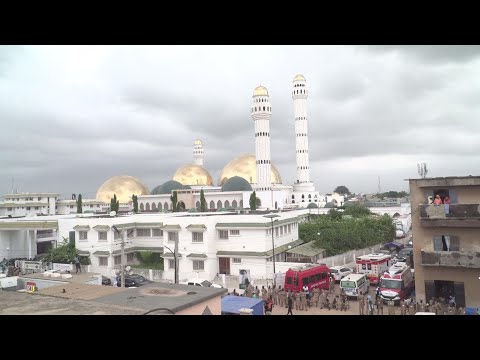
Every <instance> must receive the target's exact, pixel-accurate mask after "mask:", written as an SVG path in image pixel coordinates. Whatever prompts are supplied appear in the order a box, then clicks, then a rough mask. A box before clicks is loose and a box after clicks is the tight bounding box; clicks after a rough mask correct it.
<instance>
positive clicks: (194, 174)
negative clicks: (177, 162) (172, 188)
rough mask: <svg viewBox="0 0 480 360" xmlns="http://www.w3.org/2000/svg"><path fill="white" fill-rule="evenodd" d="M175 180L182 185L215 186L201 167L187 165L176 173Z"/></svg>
mask: <svg viewBox="0 0 480 360" xmlns="http://www.w3.org/2000/svg"><path fill="white" fill-rule="evenodd" d="M173 180H175V181H178V182H179V183H180V184H182V185H208V186H211V185H213V179H212V177H211V176H210V174H209V173H208V171H207V170H205V169H204V168H203V167H201V166H200V165H185V166H182V167H181V168H179V169H178V170H177V171H175V175H173Z"/></svg>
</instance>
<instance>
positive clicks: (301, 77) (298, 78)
mask: <svg viewBox="0 0 480 360" xmlns="http://www.w3.org/2000/svg"><path fill="white" fill-rule="evenodd" d="M293 81H306V80H305V76H303V75H302V74H298V75H297V76H295V77H294V78H293Z"/></svg>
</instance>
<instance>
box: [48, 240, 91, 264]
mask: <svg viewBox="0 0 480 360" xmlns="http://www.w3.org/2000/svg"><path fill="white" fill-rule="evenodd" d="M64 240H65V239H64ZM75 256H77V249H76V248H75V244H74V243H69V242H64V243H63V244H61V245H60V246H58V247H56V248H53V249H51V250H50V251H49V252H48V253H47V255H45V257H44V258H43V260H44V261H47V262H54V263H60V264H70V263H71V262H72V261H73V259H74V258H75ZM78 259H79V260H80V264H82V265H91V262H90V256H79V257H78Z"/></svg>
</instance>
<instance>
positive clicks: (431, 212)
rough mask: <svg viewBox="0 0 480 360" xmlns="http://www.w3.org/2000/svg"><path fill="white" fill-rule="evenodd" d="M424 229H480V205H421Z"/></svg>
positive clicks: (421, 219) (421, 218)
mask: <svg viewBox="0 0 480 360" xmlns="http://www.w3.org/2000/svg"><path fill="white" fill-rule="evenodd" d="M420 224H421V225H422V226H423V227H470V228H471V227H480V204H450V208H449V213H448V215H447V214H445V205H420Z"/></svg>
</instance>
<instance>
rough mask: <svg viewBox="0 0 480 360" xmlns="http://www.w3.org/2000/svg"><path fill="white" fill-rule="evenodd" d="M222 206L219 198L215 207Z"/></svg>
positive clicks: (219, 207)
mask: <svg viewBox="0 0 480 360" xmlns="http://www.w3.org/2000/svg"><path fill="white" fill-rule="evenodd" d="M221 208H222V202H221V201H220V200H218V201H217V209H221Z"/></svg>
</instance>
